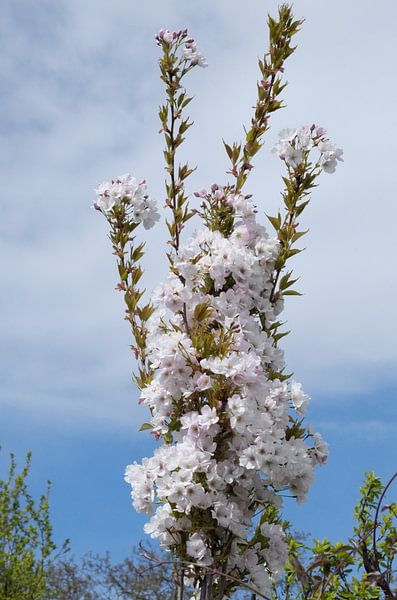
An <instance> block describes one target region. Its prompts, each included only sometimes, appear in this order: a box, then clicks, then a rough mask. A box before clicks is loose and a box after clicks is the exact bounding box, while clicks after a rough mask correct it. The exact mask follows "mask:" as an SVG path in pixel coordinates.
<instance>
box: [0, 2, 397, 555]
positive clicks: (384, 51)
mask: <svg viewBox="0 0 397 600" xmlns="http://www.w3.org/2000/svg"><path fill="white" fill-rule="evenodd" d="M294 5H295V12H296V14H297V15H298V16H304V17H305V19H306V22H305V24H304V27H303V30H302V32H301V33H300V35H299V37H298V39H297V42H298V50H297V52H296V53H295V55H294V56H293V57H292V59H291V60H290V62H289V65H288V68H287V73H286V78H287V79H288V81H289V84H290V85H289V87H288V88H287V90H286V102H287V105H288V106H287V108H286V109H285V110H284V111H280V113H278V114H277V116H276V117H275V118H274V120H273V121H272V130H271V131H270V132H269V135H268V143H267V145H266V146H265V148H264V150H263V152H262V154H261V155H260V157H259V158H258V159H257V161H256V169H255V171H254V172H253V174H252V178H251V182H250V185H249V187H250V191H251V192H252V193H254V195H255V198H256V202H257V204H258V207H259V209H260V210H261V211H265V210H266V212H269V213H271V212H272V211H274V210H276V207H277V206H278V205H279V190H280V165H279V164H278V162H277V160H276V159H275V158H274V157H273V156H272V155H271V154H270V152H269V149H270V148H271V145H272V144H273V143H274V141H275V140H276V137H277V132H278V131H279V130H280V129H282V128H283V127H285V126H292V127H293V126H295V125H300V124H305V123H308V122H312V121H315V122H316V123H318V124H320V125H322V126H325V127H327V128H328V130H329V133H330V136H331V138H332V139H333V140H335V142H337V143H338V145H340V146H342V147H343V148H344V150H345V163H344V165H342V166H340V168H338V171H337V173H336V174H335V175H334V176H332V177H330V176H326V175H324V176H323V178H322V180H321V184H320V187H319V188H318V189H317V190H316V191H315V194H314V197H313V202H312V205H311V207H310V210H309V211H308V214H307V217H306V220H305V224H306V226H307V227H310V234H309V235H308V236H307V238H306V246H307V250H306V252H305V253H304V254H302V255H300V256H299V258H298V259H297V260H296V262H295V268H296V272H297V273H298V274H302V279H301V281H300V289H301V290H302V291H303V293H304V296H303V297H302V298H298V299H296V298H293V299H291V300H290V301H289V302H288V303H287V307H286V311H285V317H286V318H287V319H288V323H289V328H290V329H292V334H291V336H290V337H289V338H287V339H286V341H285V349H286V356H287V362H288V365H289V367H290V369H291V370H293V371H294V372H295V377H296V379H297V380H298V381H302V382H303V384H304V387H305V390H306V391H307V392H308V393H309V394H310V396H311V397H312V402H311V410H310V413H309V419H310V420H311V421H312V422H313V424H314V425H315V427H316V428H317V429H319V430H320V431H322V432H323V433H324V436H325V437H326V439H327V440H328V441H329V442H330V445H331V458H330V462H329V464H328V466H326V467H324V468H323V469H321V471H320V472H319V474H318V478H317V482H316V484H315V485H314V487H313V491H312V494H311V496H310V499H309V501H308V503H307V504H306V505H304V506H300V507H298V508H292V507H291V508H288V507H287V512H289V511H291V515H292V516H293V517H294V519H295V520H296V528H297V529H304V530H306V531H309V530H310V531H312V532H313V533H314V534H315V535H318V536H321V535H329V536H332V537H338V536H339V535H343V534H346V533H347V532H348V530H349V515H350V513H351V508H352V505H353V502H354V498H355V497H356V490H357V487H358V485H359V482H360V480H361V478H362V474H363V471H364V470H366V469H369V468H375V469H376V470H377V472H379V474H380V475H382V476H383V477H384V478H387V477H388V476H389V475H391V474H392V473H393V472H394V470H395V469H396V462H397V460H396V452H395V449H394V447H393V439H395V437H396V433H397V426H396V409H395V396H396V391H395V390H396V383H397V381H396V364H397V347H396V344H395V339H396V333H397V332H396V329H397V319H396V316H395V309H394V307H395V298H396V297H397V283H396V281H397V279H396V277H395V256H396V250H397V248H396V234H395V220H394V202H395V176H394V172H395V164H394V156H395V138H396V133H397V131H396V130H397V122H396V121H397V118H396V113H395V104H396V94H397V86H396V83H395V80H394V77H393V73H394V70H395V64H394V56H395V48H394V42H393V40H394V35H395V32H394V25H393V22H395V19H396V18H397V5H395V4H394V3H390V2H389V1H388V0H380V1H379V2H378V3H377V7H376V10H375V9H374V7H373V4H372V3H370V2H368V1H364V2H361V3H360V10H359V11H358V10H357V6H354V3H350V4H349V5H347V3H345V2H343V1H342V0H335V1H334V2H332V3H330V2H326V1H325V0H296V2H295V3H294ZM276 6H277V4H276V2H274V1H268V2H260V1H259V0H258V1H257V0H252V1H251V2H250V3H249V4H248V3H247V4H246V6H244V10H243V11H242V10H241V3H239V2H237V0H217V2H216V3H214V2H211V1H210V0H202V2H200V4H199V5H198V4H196V3H192V2H191V3H186V2H184V1H182V0H172V1H171V0H164V1H163V2H161V3H158V2H155V1H154V0H149V1H148V2H145V3H141V2H139V3H138V2H136V1H135V2H134V1H131V0H130V1H129V2H127V0H125V1H124V0H114V1H113V2H112V3H109V2H105V1H104V0H95V1H94V0H86V1H85V2H84V3H82V2H79V1H78V0H57V2H53V1H49V0H39V1H38V2H37V0H36V1H33V0H20V1H19V2H18V3H15V2H13V1H12V0H6V1H5V3H4V7H3V14H2V17H1V22H0V27H1V32H0V34H1V38H2V40H3V42H5V51H3V52H2V53H1V55H0V72H1V73H2V78H1V79H2V81H1V83H0V94H1V106H2V109H1V116H0V135H1V145H0V153H1V161H0V168H1V175H0V176H1V190H2V193H1V197H0V203H1V214H2V218H1V220H0V252H1V256H2V257H3V260H2V261H1V263H0V288H1V293H0V311H1V312H0V314H1V328H0V336H1V350H0V353H1V354H0V359H1V360H0V365H1V366H0V382H1V392H0V407H1V422H0V443H1V445H2V446H3V453H2V458H1V461H2V463H3V464H4V461H5V456H6V453H7V452H8V451H10V450H15V451H16V452H17V455H18V456H19V458H20V459H21V460H22V457H23V455H24V453H25V452H26V451H27V450H29V449H31V450H33V453H34V455H33V473H32V478H33V486H34V488H35V489H37V490H39V489H41V488H43V487H44V484H45V481H46V479H47V478H50V479H52V481H53V494H52V508H53V514H54V525H55V530H56V534H57V536H58V537H59V538H61V537H65V536H69V537H71V539H72V547H73V549H74V550H75V552H76V553H81V552H83V551H85V550H88V549H93V550H104V549H106V548H108V549H110V550H111V551H112V552H114V553H115V555H118V556H121V555H122V554H123V553H124V552H126V551H127V549H128V548H129V547H130V546H131V545H132V544H133V543H136V542H137V541H139V540H140V539H141V538H142V536H143V534H142V524H143V522H144V520H143V519H142V518H140V517H137V516H136V515H135V513H134V511H133V509H132V507H130V502H129V491H128V488H127V486H126V485H125V484H124V483H123V480H122V474H123V470H124V466H125V464H127V463H128V462H130V461H131V460H139V458H140V457H141V455H144V454H147V453H149V452H150V451H151V449H150V445H149V444H150V441H149V440H148V439H147V436H145V434H143V433H137V427H138V425H139V423H140V422H141V421H142V420H144V413H143V411H142V409H139V408H138V407H137V404H136V399H137V394H136V392H135V390H134V388H133V385H132V382H131V372H132V367H133V363H132V361H131V356H130V352H129V349H128V344H129V331H128V328H127V326H126V324H125V322H124V321H123V319H122V312H123V307H122V303H121V299H120V297H118V296H117V294H116V292H115V291H114V285H115V283H116V273H115V268H114V264H113V257H112V255H111V252H110V249H109V243H108V240H107V239H106V223H105V222H104V220H103V219H101V218H100V216H99V215H98V214H96V213H95V212H94V211H93V210H92V209H91V208H90V205H91V203H92V201H93V198H94V194H93V191H92V190H93V188H94V187H95V185H96V184H97V182H98V181H101V180H103V179H107V178H109V177H112V176H114V175H117V174H120V173H124V172H128V171H130V172H132V173H133V174H134V175H136V176H137V177H139V178H146V179H147V182H148V185H149V189H150V192H151V194H152V195H153V196H154V197H155V198H157V199H158V200H159V201H160V203H161V200H162V199H163V197H164V192H163V190H162V185H163V178H164V174H163V165H162V140H161V138H160V137H159V136H158V133H157V131H158V128H159V125H158V120H157V108H158V105H159V103H160V102H161V99H162V97H163V96H162V89H161V85H160V81H159V79H158V71H157V65H156V60H157V56H158V48H157V46H156V45H155V43H154V41H153V35H154V32H156V31H157V30H158V29H159V28H160V27H162V26H168V27H170V28H180V27H185V26H187V27H189V30H190V31H191V33H192V35H194V36H195V37H196V38H197V40H198V42H199V46H200V48H201V49H202V51H203V52H204V54H205V55H206V57H207V59H208V62H209V65H210V66H209V68H208V69H206V70H199V69H196V70H195V71H194V73H193V74H192V76H191V79H190V82H189V85H191V87H190V91H191V92H192V93H193V94H194V95H195V101H194V103H192V104H191V114H192V117H193V119H194V121H195V122H196V127H194V128H192V130H191V135H190V137H189V140H188V142H187V144H186V148H185V149H184V151H183V152H184V154H185V155H186V156H188V157H189V159H190V161H191V162H192V163H196V162H197V163H198V164H199V169H198V171H197V172H196V173H195V174H194V176H192V178H191V191H194V190H196V189H200V188H202V187H205V186H208V185H209V184H211V183H212V182H214V181H218V182H220V183H222V182H224V181H225V179H226V176H225V175H224V172H225V169H226V167H227V161H226V157H225V155H224V151H223V148H222V143H221V139H222V137H223V138H225V139H227V140H228V141H232V140H234V139H239V138H240V137H241V131H242V124H243V123H244V122H245V123H246V122H247V121H248V119H249V117H250V111H249V108H250V106H252V104H253V102H254V97H255V81H256V77H257V67H256V58H257V56H259V55H260V54H261V53H262V48H263V40H264V24H265V17H266V13H267V12H268V11H273V12H274V10H275V8H276ZM165 237H166V233H165V227H164V226H162V227H161V226H159V227H157V228H155V229H154V230H151V232H149V235H148V254H147V257H146V266H147V271H148V273H147V287H148V289H149V290H150V289H151V288H152V287H153V285H154V284H155V282H156V281H157V280H159V279H160V278H161V277H163V276H164V274H165V272H166V262H165V260H164V255H163V246H162V244H163V242H164V240H165Z"/></svg>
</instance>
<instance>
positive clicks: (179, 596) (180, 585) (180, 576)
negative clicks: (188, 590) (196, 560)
mask: <svg viewBox="0 0 397 600" xmlns="http://www.w3.org/2000/svg"><path fill="white" fill-rule="evenodd" d="M183 592H184V570H183V567H180V568H179V570H178V571H177V592H176V600H183Z"/></svg>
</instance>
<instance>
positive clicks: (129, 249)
mask: <svg viewBox="0 0 397 600" xmlns="http://www.w3.org/2000/svg"><path fill="white" fill-rule="evenodd" d="M95 191H96V194H97V199H96V202H95V203H94V207H95V208H96V209H97V210H99V211H100V212H101V213H102V214H103V215H104V216H105V217H106V218H107V220H108V222H109V224H110V234H109V237H110V240H111V242H112V246H113V253H114V254H115V256H116V257H117V267H118V272H119V276H120V281H119V283H118V285H117V288H116V289H118V290H119V291H121V292H123V293H124V301H125V304H126V311H125V319H126V320H127V321H128V322H129V323H130V325H131V328H132V333H133V336H134V341H135V343H134V345H133V346H132V349H133V352H134V355H135V358H137V359H138V360H139V373H137V374H136V375H135V377H134V378H135V382H136V384H137V386H138V387H139V388H142V387H144V386H145V385H146V384H147V383H148V382H149V380H150V368H149V364H148V361H147V344H146V338H147V332H148V331H147V325H146V324H147V321H148V319H149V318H150V317H151V315H152V314H153V312H154V310H155V309H154V306H153V304H152V303H151V302H149V303H146V304H142V303H141V299H142V296H143V294H144V290H141V289H140V288H139V287H138V284H139V281H140V279H141V277H142V275H143V271H142V268H141V266H140V260H141V258H142V257H143V254H144V243H140V244H138V245H135V236H134V235H133V232H134V231H135V229H136V228H137V227H138V226H139V224H140V223H142V224H143V226H144V228H145V229H149V228H150V227H152V226H153V225H154V223H155V222H156V221H157V220H158V219H159V214H158V211H157V207H156V204H155V203H154V201H153V200H152V199H151V198H150V197H149V196H148V194H147V191H146V184H145V182H144V181H142V182H140V183H138V181H137V180H136V179H135V178H134V177H131V175H128V174H127V175H121V176H120V177H117V178H116V179H114V180H112V181H105V182H103V183H101V184H99V185H98V186H97V188H96V190H95Z"/></svg>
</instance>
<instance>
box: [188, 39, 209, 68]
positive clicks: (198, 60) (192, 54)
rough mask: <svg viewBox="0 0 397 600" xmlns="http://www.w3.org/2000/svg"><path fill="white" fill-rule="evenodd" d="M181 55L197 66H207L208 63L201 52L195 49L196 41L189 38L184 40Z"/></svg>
mask: <svg viewBox="0 0 397 600" xmlns="http://www.w3.org/2000/svg"><path fill="white" fill-rule="evenodd" d="M183 55H184V57H185V58H186V60H188V61H189V62H190V64H191V65H197V66H199V67H208V63H207V61H206V60H205V58H204V56H203V55H202V53H201V52H200V51H199V50H198V49H197V44H196V42H195V41H194V40H193V39H192V38H190V39H188V40H187V41H186V43H185V46H184V48H183Z"/></svg>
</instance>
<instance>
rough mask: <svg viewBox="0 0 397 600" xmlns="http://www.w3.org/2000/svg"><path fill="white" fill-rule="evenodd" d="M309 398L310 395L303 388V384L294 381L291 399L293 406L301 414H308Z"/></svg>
mask: <svg viewBox="0 0 397 600" xmlns="http://www.w3.org/2000/svg"><path fill="white" fill-rule="evenodd" d="M309 400H310V398H309V396H308V395H307V394H305V393H304V391H303V390H302V384H301V383H296V382H293V383H292V384H291V401H292V405H293V407H294V408H295V410H296V412H297V413H298V414H299V415H304V414H306V410H307V406H308V403H309Z"/></svg>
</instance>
